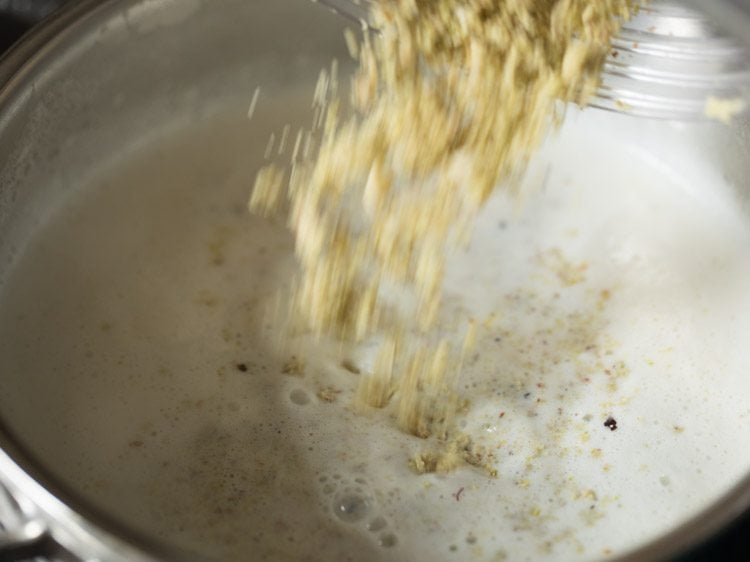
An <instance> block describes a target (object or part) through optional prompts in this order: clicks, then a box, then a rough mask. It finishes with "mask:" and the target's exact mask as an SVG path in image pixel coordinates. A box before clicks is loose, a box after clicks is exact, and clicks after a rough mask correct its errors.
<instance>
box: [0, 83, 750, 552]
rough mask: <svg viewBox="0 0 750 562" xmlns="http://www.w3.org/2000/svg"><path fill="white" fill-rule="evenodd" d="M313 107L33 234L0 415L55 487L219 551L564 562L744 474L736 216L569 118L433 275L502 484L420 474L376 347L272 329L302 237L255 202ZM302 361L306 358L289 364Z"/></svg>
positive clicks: (478, 432) (180, 153) (7, 305)
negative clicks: (265, 170)
mask: <svg viewBox="0 0 750 562" xmlns="http://www.w3.org/2000/svg"><path fill="white" fill-rule="evenodd" d="M307 106H308V104H307V94H306V93H305V94H304V95H303V94H300V95H299V96H297V97H283V96H279V97H278V99H276V101H275V102H270V101H267V102H266V105H265V107H261V106H260V105H259V107H258V110H257V111H256V114H255V116H254V118H253V121H252V122H251V123H250V124H248V123H247V122H246V121H244V120H243V119H242V118H241V117H242V115H243V112H242V111H238V112H230V113H227V114H222V115H217V116H214V118H212V119H209V120H208V122H207V123H206V124H204V125H201V126H196V125H192V126H190V127H186V128H185V130H183V131H181V132H180V133H179V134H174V135H172V136H171V137H170V138H167V139H162V140H161V141H160V142H159V143H158V146H157V145H154V146H146V147H143V148H141V149H139V150H137V151H135V152H134V153H132V154H127V155H123V156H122V158H121V160H120V161H118V162H116V163H114V164H113V165H112V167H111V170H110V171H109V173H108V174H106V177H101V178H99V180H98V181H96V182H94V183H93V184H92V185H90V186H84V189H82V191H81V197H80V198H79V199H77V200H75V201H71V202H70V203H69V204H68V206H67V207H66V208H64V209H63V210H62V211H61V212H60V213H58V215H57V217H56V218H55V220H53V221H52V222H51V223H50V224H49V225H48V226H47V227H46V228H45V229H44V230H43V231H42V232H41V233H40V234H39V235H38V237H37V238H36V239H35V240H34V241H33V243H32V244H31V246H30V248H29V251H28V254H27V256H26V257H25V258H24V259H23V261H22V263H21V264H20V266H19V267H18V269H17V270H16V272H15V273H14V275H13V276H12V279H11V282H10V283H9V285H8V286H7V287H6V288H5V289H4V298H3V301H2V308H1V309H0V362H1V363H2V365H3V369H4V381H3V383H2V384H3V388H2V392H1V393H0V405H1V406H2V409H3V411H4V412H7V414H6V415H7V417H8V418H9V419H10V421H11V422H12V423H13V425H14V427H15V429H16V430H17V431H18V432H19V433H20V434H21V435H22V436H23V438H24V439H26V440H27V442H28V443H29V445H30V446H31V447H33V448H34V450H35V451H36V452H37V453H38V454H39V455H40V456H41V457H42V458H43V459H45V460H46V461H47V462H48V463H49V465H50V466H51V467H53V468H54V470H56V471H57V473H58V474H59V475H60V476H61V477H63V478H64V479H65V480H66V481H67V482H69V483H70V484H71V485H73V486H74V487H75V488H76V489H78V490H80V491H81V493H83V494H84V495H85V496H86V497H87V498H89V499H90V500H91V501H94V502H96V503H97V504H98V505H100V506H103V507H105V508H106V509H108V510H109V511H111V512H112V513H114V514H116V515H117V516H119V517H120V518H122V519H123V520H125V521H127V522H129V523H130V524H132V525H135V526H137V527H140V528H142V529H144V530H146V531H148V532H152V533H154V534H156V535H158V536H160V537H163V538H167V539H168V540H171V541H174V542H176V543H179V544H181V545H183V546H186V547H188V548H193V549H195V550H197V551H200V552H202V553H206V554H210V555H216V556H219V557H224V558H230V559H237V560H245V559H247V558H248V556H249V555H250V553H252V555H253V556H255V557H257V559H259V560H290V559H300V558H305V557H307V558H305V559H314V560H318V559H320V560H415V559H420V560H421V559H434V560H453V559H456V560H459V559H460V560H466V559H477V560H503V559H506V558H507V559H512V560H540V559H550V560H569V559H572V558H578V559H595V558H599V557H602V556H607V555H613V554H619V553H623V552H625V551H626V550H629V549H631V548H634V547H636V546H638V545H639V544H642V543H644V542H645V541H647V540H649V539H651V538H654V537H656V536H658V535H660V534H662V533H664V532H666V531H667V530H669V529H671V528H673V527H674V526H676V525H677V524H679V523H680V522H681V521H682V520H684V519H685V518H686V517H688V516H690V515H692V514H695V513H696V512H697V511H698V510H700V509H701V508H703V507H705V506H706V505H707V504H708V503H709V502H710V501H712V500H713V499H715V498H716V497H718V496H719V495H720V494H721V493H722V492H724V491H726V490H727V489H728V488H729V487H730V486H731V485H732V484H733V483H735V482H736V481H737V480H738V479H739V478H740V477H742V476H743V475H744V474H745V473H746V472H747V471H748V469H749V468H750V450H748V448H747V447H743V446H740V445H739V444H741V443H744V442H746V437H745V430H744V428H745V427H746V425H747V421H748V417H749V416H750V407H749V406H748V400H747V397H748V391H749V390H750V389H749V388H748V387H749V386H750V382H748V379H747V377H746V376H745V374H746V373H747V371H748V367H750V354H748V352H747V350H746V346H745V345H744V343H745V342H747V341H750V318H748V316H747V315H746V314H742V313H741V311H743V310H748V309H749V308H750V293H748V291H747V290H746V288H747V287H748V286H750V228H749V226H748V221H747V218H746V217H744V216H742V215H741V214H740V213H739V211H737V206H736V205H735V202H734V200H733V196H732V193H731V190H729V189H728V187H727V186H726V185H724V183H723V180H722V178H721V177H720V175H719V174H718V173H717V172H716V171H715V170H713V169H712V168H711V167H710V166H709V165H708V164H707V163H705V162H701V161H698V160H696V159H695V158H689V159H688V158H684V157H683V156H684V154H686V152H683V151H682V149H681V148H680V147H679V146H677V147H671V148H670V149H669V152H665V153H664V154H654V153H653V152H645V151H643V150H640V149H639V148H638V144H637V142H636V139H637V138H638V136H637V134H638V127H639V126H640V125H637V124H633V122H629V121H627V120H624V119H622V118H618V117H611V116H606V115H603V114H600V113H597V112H591V113H589V112H586V113H584V114H582V115H579V116H571V119H570V120H569V122H568V124H566V126H565V128H564V129H563V131H562V132H561V133H560V135H558V136H557V137H556V138H555V139H554V140H552V141H551V142H550V143H549V145H548V146H546V147H545V148H544V149H543V151H542V152H541V153H540V155H539V157H538V158H537V159H536V160H535V161H534V163H533V164H532V167H531V169H530V170H529V174H528V177H527V183H528V185H527V189H526V190H525V191H524V193H525V195H524V197H523V201H522V202H521V203H519V202H518V201H516V200H514V199H511V198H509V197H507V196H504V195H499V196H497V197H495V198H494V199H493V200H492V201H491V202H490V204H489V205H488V207H487V209H486V210H485V211H484V212H483V213H482V216H481V217H480V219H479V221H478V224H477V228H476V233H475V236H474V239H473V241H472V243H471V245H470V247H469V248H468V249H467V250H466V251H463V250H461V251H458V252H457V254H456V255H455V256H454V257H453V258H452V260H451V265H450V267H449V271H448V278H447V281H446V305H445V306H446V311H447V312H446V322H447V323H448V324H450V323H451V322H454V323H455V320H456V319H457V318H468V317H473V318H475V319H477V322H479V323H480V325H481V328H480V329H479V340H478V345H477V350H476V354H475V355H473V356H471V357H468V358H466V360H465V364H464V370H463V372H462V374H461V378H460V386H461V390H462V392H463V393H464V395H465V396H466V397H467V398H468V399H470V401H471V405H472V407H471V409H470V412H469V413H468V414H467V415H466V416H465V418H464V420H463V422H462V425H463V430H464V431H466V432H467V433H468V434H470V435H472V436H473V437H474V439H475V440H476V441H477V442H478V443H479V444H481V445H483V446H485V447H487V449H488V450H490V451H491V452H492V454H493V462H494V465H495V467H496V468H497V470H498V473H499V475H498V477H497V478H495V479H491V478H488V477H487V475H486V474H485V473H484V472H481V471H478V470H476V469H473V468H470V467H466V468H461V469H459V470H457V471H455V472H453V473H450V474H447V475H422V476H418V475H415V474H413V473H412V472H411V471H410V469H409V467H408V463H407V460H408V458H409V457H410V456H411V455H413V454H415V453H417V452H420V451H423V450H425V449H427V448H429V447H430V446H431V445H432V444H431V443H429V442H424V441H422V440H420V439H418V438H415V437H412V436H408V435H405V434H403V433H400V432H398V431H397V430H396V428H395V425H394V423H393V422H392V420H391V419H390V418H389V415H388V412H387V411H375V412H372V413H370V414H366V415H357V414H355V413H354V412H353V411H352V409H351V407H350V406H351V402H352V396H353V392H354V389H355V388H356V386H357V382H358V377H362V376H367V374H366V371H367V368H368V365H369V362H370V361H371V357H370V355H371V353H370V350H368V349H367V348H366V346H365V348H362V349H357V350H344V352H343V355H342V352H341V349H340V348H339V347H338V346H336V345H335V344H317V343H315V342H310V341H308V340H307V339H306V337H305V336H304V335H299V334H298V335H296V336H295V338H294V339H293V341H292V343H291V344H287V346H286V347H284V346H281V347H280V346H279V345H278V344H279V341H280V340H281V339H282V338H280V327H279V325H278V321H277V317H276V316H274V314H273V313H272V311H273V309H274V307H277V306H279V294H281V295H282V296H281V305H282V306H283V298H284V297H283V295H284V292H283V288H284V287H288V285H289V283H290V281H291V279H292V278H293V276H294V274H295V263H294V257H293V255H292V244H291V239H290V237H289V236H288V235H287V233H286V231H285V228H284V225H283V222H282V221H263V220H261V219H258V218H254V217H250V216H248V215H247V213H246V211H245V200H246V197H247V191H248V188H249V182H250V179H251V178H252V177H253V170H255V169H256V168H257V166H258V165H259V164H260V156H261V155H262V152H263V148H264V146H265V141H266V138H267V134H268V133H269V132H270V131H271V130H272V128H274V127H279V124H280V123H282V124H283V121H286V120H291V121H294V120H295V119H299V120H302V119H303V118H304V117H305V108H306V107H307ZM290 107H293V108H296V109H294V111H296V112H297V113H296V114H295V115H291V116H290V111H289V108H290ZM238 116H240V118H238ZM664 134H665V137H664V138H665V139H667V136H668V135H669V133H668V132H667V133H664ZM665 145H666V143H665ZM681 155H683V156H681ZM675 163H678V164H679V165H675ZM280 289H281V293H280ZM292 354H295V355H297V356H298V358H299V359H302V360H303V361H304V370H303V371H304V372H303V373H294V372H292V373H288V374H283V373H282V371H283V370H284V365H285V364H286V363H287V362H288V361H289V359H290V356H291V355H292ZM342 358H346V359H347V366H346V367H345V366H342ZM352 365H354V366H356V367H357V369H359V370H361V371H362V373H360V374H355V373H353V372H351V371H352V370H353V369H352V368H351V367H352ZM355 370H356V369H355Z"/></svg>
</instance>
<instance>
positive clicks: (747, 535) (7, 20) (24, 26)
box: [0, 0, 750, 562]
mask: <svg viewBox="0 0 750 562" xmlns="http://www.w3.org/2000/svg"><path fill="white" fill-rule="evenodd" d="M73 1H75V0H0V57H2V53H4V52H5V51H6V50H7V49H8V48H10V47H11V45H12V44H13V43H14V42H15V41H16V40H17V39H19V38H20V37H21V36H22V35H23V34H24V33H25V32H26V31H28V30H29V29H31V28H32V27H33V26H34V25H35V24H36V23H37V22H39V21H41V20H42V19H44V18H45V17H46V16H48V15H50V14H51V13H53V12H54V11H55V10H57V9H58V8H60V7H61V6H62V5H63V4H65V3H66V2H73ZM267 1H273V0H267ZM709 561H726V562H750V513H748V514H746V515H745V516H744V517H742V519H741V520H740V521H738V522H737V523H736V524H735V525H733V526H732V527H731V528H730V529H729V530H727V531H726V532H724V533H723V534H722V535H721V536H719V537H717V538H716V539H714V540H713V541H711V542H710V543H709V544H707V545H704V546H703V547H701V548H699V549H698V550H696V551H695V552H692V553H690V554H689V555H687V556H685V557H682V558H680V559H679V562H709Z"/></svg>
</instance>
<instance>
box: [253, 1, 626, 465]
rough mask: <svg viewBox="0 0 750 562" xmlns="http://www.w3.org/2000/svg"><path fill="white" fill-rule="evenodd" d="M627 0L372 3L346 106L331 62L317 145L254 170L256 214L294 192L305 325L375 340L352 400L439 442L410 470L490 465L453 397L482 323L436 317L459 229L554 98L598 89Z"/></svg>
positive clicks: (516, 161)
mask: <svg viewBox="0 0 750 562" xmlns="http://www.w3.org/2000/svg"><path fill="white" fill-rule="evenodd" d="M635 5H637V2H634V1H631V0H615V1H609V0H608V1H594V2H592V1H591V0H565V1H562V2H548V1H546V0H544V1H531V2H530V1H527V0H524V1H515V0H514V1H497V0H495V1H487V0H481V1H480V0H463V1H457V0H441V1H429V2H424V1H415V0H410V1H406V0H404V1H395V2H391V1H386V2H374V3H373V6H372V9H371V13H370V20H371V21H370V23H371V25H372V26H373V27H374V28H375V29H377V32H376V33H373V34H366V35H365V36H364V39H363V41H362V42H361V43H357V42H356V41H355V40H354V38H353V35H352V34H351V33H349V34H348V35H347V40H348V44H349V46H350V50H351V52H352V54H353V55H354V56H356V57H357V59H358V61H359V70H358V72H357V74H356V76H355V77H354V79H353V81H352V84H351V102H352V105H353V107H354V109H355V114H354V116H352V117H348V118H345V117H342V112H343V108H342V101H341V99H340V97H339V95H338V94H337V82H338V77H337V68H336V65H335V64H334V66H333V67H332V68H331V71H330V73H325V74H323V75H322V76H321V80H320V81H319V83H318V87H317V90H316V92H315V104H316V108H317V114H316V117H315V119H314V129H315V128H316V127H318V128H319V129H320V130H319V132H317V134H316V138H317V140H318V143H319V146H318V147H317V149H315V150H312V151H311V150H310V145H311V143H312V139H313V137H311V136H310V135H311V133H307V135H304V134H303V133H302V132H301V131H300V133H299V135H298V137H297V141H296V142H295V146H294V149H293V151H292V162H291V170H290V171H289V172H287V171H284V170H283V169H282V168H279V167H277V166H275V165H269V166H268V167H266V168H264V169H262V170H261V171H260V173H259V174H258V177H257V181H256V185H255V189H254V192H253V194H252V197H251V200H250V208H251V209H252V210H256V211H259V212H261V213H269V212H271V211H273V210H275V209H277V208H278V207H279V205H280V204H281V203H282V202H283V201H284V199H285V197H284V193H285V192H286V193H287V195H288V199H289V202H290V208H289V211H288V212H289V224H290V226H291V229H292V231H293V233H294V235H295V251H296V254H297V257H298V259H299V260H300V263H301V266H302V274H301V276H300V279H299V284H298V286H297V287H296V288H295V290H294V292H293V295H292V313H293V315H294V317H295V319H296V320H298V322H297V323H298V326H297V328H298V329H309V330H311V331H312V332H313V333H315V334H316V335H318V336H323V335H327V336H333V337H334V338H337V339H339V340H342V341H347V342H354V343H362V342H364V341H365V340H367V339H368V338H369V339H377V340H378V341H377V344H376V347H377V349H378V352H377V354H376V358H375V360H374V362H373V364H372V365H371V369H368V372H367V373H366V374H365V375H364V376H363V377H362V380H361V383H360V386H359V391H358V393H357V397H356V402H357V405H358V407H359V408H360V409H361V410H367V409H368V408H373V407H374V408H384V407H388V408H390V409H391V410H392V412H393V415H394V416H395V419H396V420H397V423H398V425H399V427H401V428H402V429H404V430H406V431H408V432H410V433H412V434H414V435H417V436H420V437H430V436H433V435H434V436H436V437H437V438H438V440H440V441H441V442H442V443H443V444H444V445H445V447H444V448H443V450H442V451H441V452H440V453H431V452H427V453H425V454H423V455H420V456H418V457H415V458H414V459H412V464H413V467H414V468H415V469H416V470H417V471H419V472H433V471H438V472H445V471H447V470H450V469H452V468H455V467H456V466H457V465H458V464H460V463H461V462H462V461H466V462H469V463H471V464H474V465H477V466H483V467H485V469H486V470H487V471H488V472H489V473H490V474H493V475H494V474H495V469H494V468H492V465H491V463H489V462H488V459H487V458H486V451H483V450H480V449H478V448H476V447H475V446H474V444H473V442H472V439H471V438H470V437H469V436H467V435H464V434H460V433H458V432H457V431H456V428H455V427H454V426H453V421H454V418H455V415H456V413H460V412H464V411H466V409H467V408H469V407H470V404H469V403H468V401H467V400H466V399H465V398H462V397H461V394H460V393H458V392H456V389H457V388H456V384H457V381H458V378H459V373H460V371H461V369H462V366H463V365H464V364H465V361H466V359H467V357H468V356H469V355H470V354H471V353H473V351H474V349H473V347H474V343H475V341H476V338H477V331H478V330H480V329H481V326H480V324H481V325H489V324H491V323H492V319H491V318H484V319H479V318H471V317H469V318H463V317H461V316H460V315H459V316H456V321H455V323H454V326H452V327H450V328H449V329H448V331H447V332H445V331H444V330H443V331H441V330H438V329H436V324H437V323H438V321H439V317H440V315H441V314H446V313H447V311H446V310H441V307H440V304H441V295H442V291H443V277H444V269H445V259H446V255H447V252H448V251H449V250H450V249H451V248H454V247H456V246H460V245H461V244H465V243H466V242H467V241H468V238H469V236H470V233H471V227H472V224H473V222H474V220H475V218H476V216H477V213H478V212H479V210H480V209H481V208H482V207H483V205H484V204H485V203H486V201H487V199H488V198H489V196H490V195H491V193H492V192H493V191H494V189H495V188H496V187H497V186H498V185H505V186H509V187H512V186H514V185H515V184H516V181H517V179H518V177H519V176H520V174H521V173H522V172H523V171H524V169H525V167H526V164H527V162H528V160H529V158H530V156H531V155H532V153H533V152H534V150H535V149H536V148H537V147H538V146H539V144H540V143H541V141H542V139H543V138H544V136H545V134H546V133H547V132H548V131H549V130H550V129H551V128H552V127H553V126H554V125H556V124H558V123H559V122H560V120H561V119H562V117H563V116H562V113H563V111H564V109H563V108H564V102H576V103H578V104H581V105H583V104H585V103H586V101H587V100H588V99H589V98H590V97H591V96H592V95H593V94H594V92H595V90H596V88H597V86H598V85H599V74H600V70H601V67H602V64H603V61H604V58H605V56H606V55H607V54H608V52H609V49H610V44H611V38H612V36H613V35H614V34H615V33H616V32H617V30H618V29H619V27H620V25H621V22H622V20H623V18H627V17H629V16H630V14H631V11H632V9H633V7H634V6H635ZM313 133H315V130H313ZM287 136H288V130H287V129H285V131H284V133H283V134H282V139H285V138H287ZM282 142H283V140H282ZM303 143H304V144H305V146H306V147H307V148H306V149H305V148H303V149H302V152H301V157H300V146H301V145H302V144H303ZM285 183H286V184H287V185H288V189H287V190H285V189H284V184H285ZM443 324H444V323H443ZM460 332H463V335H459V333H460ZM461 340H463V343H461Z"/></svg>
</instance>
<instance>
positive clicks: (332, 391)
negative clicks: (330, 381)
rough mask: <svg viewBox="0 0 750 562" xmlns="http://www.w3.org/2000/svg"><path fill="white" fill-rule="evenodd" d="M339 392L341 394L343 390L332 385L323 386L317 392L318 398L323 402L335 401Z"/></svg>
mask: <svg viewBox="0 0 750 562" xmlns="http://www.w3.org/2000/svg"><path fill="white" fill-rule="evenodd" d="M339 394H341V391H340V390H339V389H337V388H334V387H332V386H327V387H325V388H321V389H319V390H318V392H317V396H318V398H320V400H321V401H323V402H335V401H336V398H338V395H339Z"/></svg>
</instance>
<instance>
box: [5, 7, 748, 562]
mask: <svg viewBox="0 0 750 562" xmlns="http://www.w3.org/2000/svg"><path fill="white" fill-rule="evenodd" d="M120 1H122V0H78V2H73V3H67V4H65V5H64V6H63V7H62V8H61V9H60V10H58V11H57V12H55V13H54V14H53V15H51V16H50V17H48V18H47V19H46V20H45V21H44V22H42V23H41V24H40V25H37V26H36V27H35V28H33V29H32V30H31V31H30V32H29V33H27V34H26V35H24V36H23V37H22V38H21V39H20V40H19V41H18V42H17V43H16V44H15V45H14V46H13V47H11V49H10V50H8V51H7V52H6V53H5V54H4V55H2V56H0V122H1V121H2V113H3V112H5V111H6V110H7V107H6V106H7V102H8V99H9V97H12V94H13V93H14V92H15V91H16V90H17V89H18V88H20V87H21V86H22V84H23V78H24V77H25V76H28V75H33V73H34V72H35V68H36V66H37V64H38V63H39V61H40V60H41V59H43V58H44V57H45V56H47V55H49V54H50V52H51V51H53V50H54V48H55V45H56V44H57V43H59V42H60V41H61V39H62V38H63V37H65V36H68V35H70V34H73V33H75V31H76V29H78V28H80V27H81V26H82V25H84V24H85V22H86V21H87V20H89V19H93V18H95V16H96V14H97V13H99V12H101V11H103V10H105V9H106V7H107V6H110V5H114V4H116V3H118V2H120ZM313 1H314V0H313ZM4 482H7V483H8V484H10V485H11V486H12V487H13V488H15V489H17V490H18V491H20V492H21V494H22V495H23V496H24V497H26V498H28V499H29V500H31V501H32V502H33V503H34V507H36V508H38V509H39V510H40V511H41V512H42V513H43V514H44V515H45V516H46V517H45V522H46V523H47V525H48V528H49V532H50V533H51V535H52V536H53V538H55V539H58V540H59V539H60V537H59V534H60V533H61V532H62V533H63V534H68V535H69V536H68V539H70V536H74V537H76V538H77V539H78V540H80V539H81V537H82V535H83V538H84V540H85V539H86V537H87V536H88V537H90V538H89V539H88V540H86V545H87V546H94V544H98V545H99V546H100V548H101V546H102V545H103V547H104V548H106V549H114V550H115V551H117V552H118V554H120V555H122V556H123V558H122V559H123V560H133V559H140V560H153V561H157V560H185V561H188V560H203V559H204V558H201V557H198V556H196V555H195V554H192V553H186V552H183V551H180V550H179V549H178V548H176V547H175V546H173V545H171V544H169V543H167V542H165V541H161V540H158V539H155V538H153V537H151V536H149V535H148V534H147V533H145V532H142V531H139V530H137V529H135V528H134V527H132V526H130V525H128V524H127V523H125V522H123V521H121V520H120V519H118V518H116V517H114V516H112V515H110V514H108V513H107V512H105V511H104V510H101V509H99V508H97V507H96V506H94V505H93V504H92V503H91V502H89V501H87V500H86V499H85V498H83V497H81V496H80V494H79V493H77V492H76V491H75V489H74V488H73V487H71V486H68V485H66V484H65V483H64V482H62V481H61V480H60V479H58V478H57V477H56V476H55V475H54V473H53V472H52V471H50V470H48V469H47V468H46V467H45V465H44V463H42V462H41V461H40V459H39V458H37V457H36V455H34V454H33V453H32V452H31V451H30V450H28V449H27V448H26V447H25V446H24V445H23V442H22V441H21V440H20V439H19V438H18V437H17V436H16V435H15V434H14V432H13V431H12V429H11V428H10V426H9V424H8V423H7V422H6V420H5V419H4V417H3V415H2V413H1V412H0V485H2V484H3V483H4ZM748 509H750V473H748V474H747V475H745V476H744V477H743V478H742V479H741V480H740V481H739V482H737V483H736V484H735V485H734V486H733V487H732V488H731V489H730V490H728V491H727V492H726V493H724V494H723V495H722V496H721V497H720V498H718V499H716V500H715V501H714V502H713V503H711V504H710V505H709V506H708V507H707V508H706V509H704V510H702V511H701V512H699V513H698V514H696V515H694V516H692V517H691V518H690V519H688V520H687V521H685V522H683V523H682V524H681V525H679V526H678V527H675V528H674V529H672V530H671V531H670V532H669V533H667V534H665V535H662V536H660V537H659V538H657V539H654V540H652V541H650V542H648V543H646V544H644V545H642V546H640V547H638V548H636V549H635V550H632V551H630V552H627V553H625V554H624V555H621V556H618V557H615V558H613V559H612V560H617V561H621V562H631V561H632V562H635V561H640V560H665V559H670V558H674V557H676V556H678V555H682V554H687V553H688V552H689V551H691V550H693V549H695V548H696V547H698V546H700V545H702V544H704V543H706V542H707V541H709V540H710V539H711V538H712V537H714V536H716V535H717V534H719V533H720V532H721V531H722V530H724V529H725V528H727V527H729V526H730V525H731V524H732V523H733V522H735V521H736V520H737V519H738V518H739V517H740V516H741V515H743V514H744V513H745V512H747V510H748ZM81 531H83V533H81ZM59 542H60V543H61V544H62V545H63V546H64V547H67V548H69V549H70V550H71V552H72V553H73V554H75V552H76V551H75V548H74V547H75V544H80V543H76V542H75V541H74V542H72V543H71V542H70V540H59ZM69 543H70V544H69Z"/></svg>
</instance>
